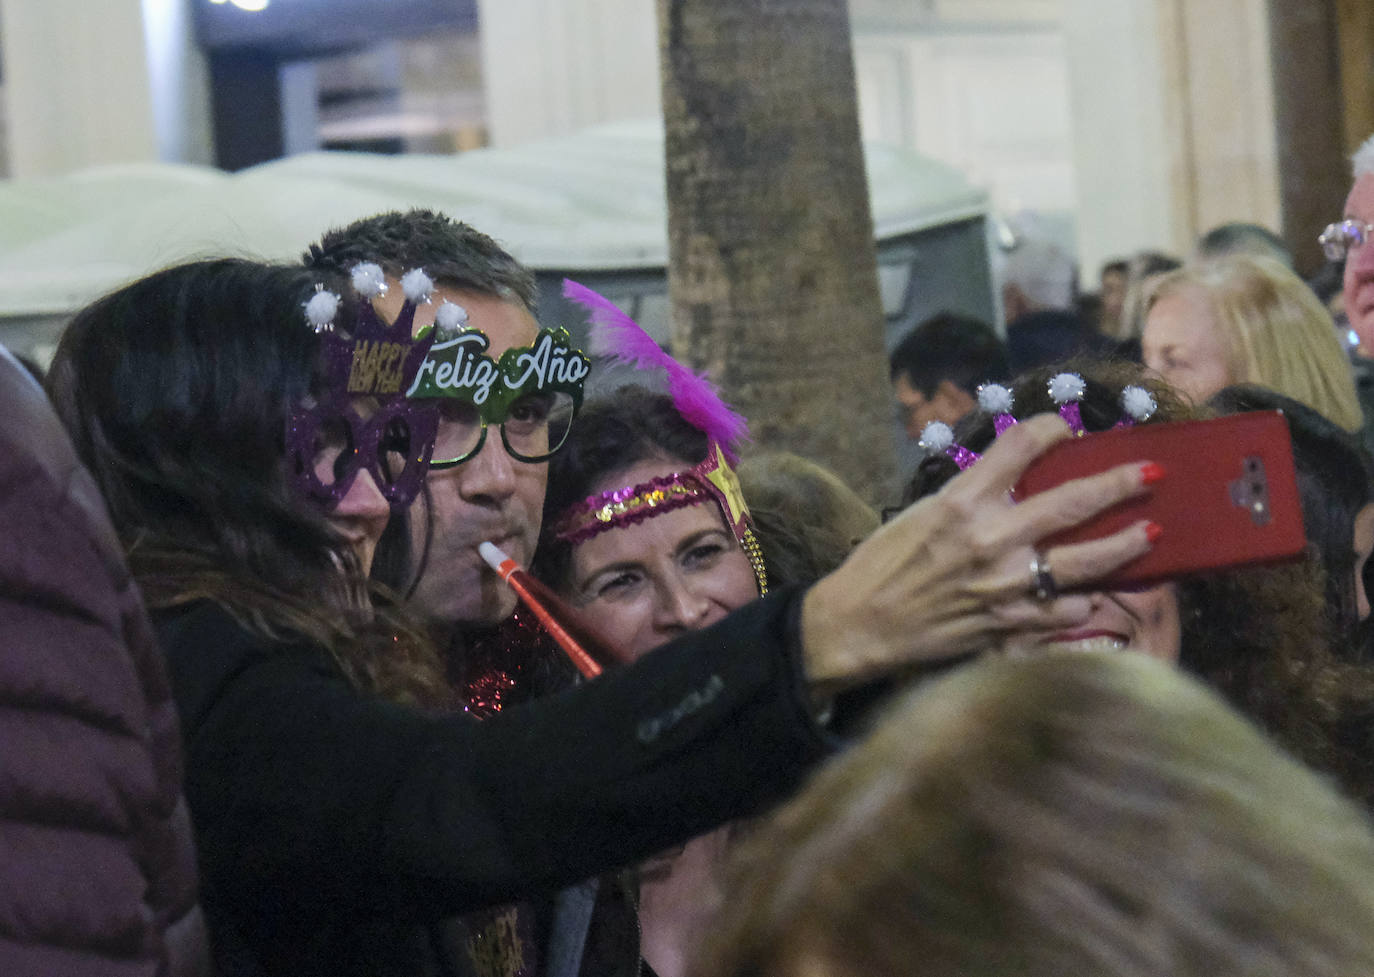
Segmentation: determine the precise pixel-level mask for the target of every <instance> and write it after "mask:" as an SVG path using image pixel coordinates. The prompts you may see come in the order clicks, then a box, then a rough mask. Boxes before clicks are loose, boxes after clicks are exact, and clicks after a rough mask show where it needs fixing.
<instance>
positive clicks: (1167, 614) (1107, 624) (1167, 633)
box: [1002, 583, 1182, 662]
mask: <svg viewBox="0 0 1374 977" xmlns="http://www.w3.org/2000/svg"><path fill="white" fill-rule="evenodd" d="M1181 640H1182V638H1181V631H1180V627H1179V619H1178V593H1177V591H1176V590H1175V587H1174V585H1173V584H1171V583H1165V584H1159V585H1157V586H1154V587H1147V588H1145V589H1143V590H1116V591H1104V592H1101V593H1096V594H1093V595H1092V615H1091V616H1090V617H1089V618H1088V619H1087V620H1086V621H1084V622H1083V623H1082V624H1081V625H1079V626H1078V627H1076V628H1074V629H1072V630H1070V631H1061V632H1058V633H1057V634H1050V635H1046V634H1038V633H1021V634H1014V635H1012V636H1011V637H1010V638H1008V639H1007V640H1006V641H1004V642H1003V644H1002V651H1003V652H1004V653H1006V654H1008V655H1018V656H1023V655H1033V654H1041V653H1044V652H1056V651H1136V652H1140V653H1141V654H1145V655H1149V656H1150V657H1151V658H1158V659H1160V660H1162V661H1166V662H1176V661H1178V653H1179V645H1180V642H1181Z"/></svg>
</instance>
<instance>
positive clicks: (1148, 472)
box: [1140, 461, 1164, 485]
mask: <svg viewBox="0 0 1374 977" xmlns="http://www.w3.org/2000/svg"><path fill="white" fill-rule="evenodd" d="M1163 477H1164V466H1163V465H1161V464H1160V463H1159V462H1157V461H1147V462H1145V464H1143V465H1141V466H1140V481H1141V484H1142V485H1153V484H1154V483H1155V482H1157V481H1159V480H1160V479H1161V478H1163Z"/></svg>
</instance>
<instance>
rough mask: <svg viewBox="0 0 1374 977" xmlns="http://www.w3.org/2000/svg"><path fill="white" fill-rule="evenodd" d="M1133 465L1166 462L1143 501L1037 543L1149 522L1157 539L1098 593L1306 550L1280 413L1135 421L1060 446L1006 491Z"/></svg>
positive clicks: (1036, 488) (1022, 491) (1030, 491)
mask: <svg viewBox="0 0 1374 977" xmlns="http://www.w3.org/2000/svg"><path fill="white" fill-rule="evenodd" d="M1129 461H1141V462H1145V461H1153V462H1156V463H1158V464H1159V465H1162V466H1163V468H1164V470H1165V472H1166V473H1167V474H1166V476H1165V478H1164V479H1163V480H1162V481H1161V482H1160V483H1159V484H1157V485H1155V486H1154V487H1153V489H1152V490H1151V492H1150V493H1149V494H1148V495H1145V496H1142V497H1139V498H1136V499H1130V500H1128V501H1126V502H1123V503H1120V504H1118V505H1116V506H1113V507H1112V508H1110V509H1108V510H1106V511H1105V512H1103V513H1102V514H1101V515H1099V516H1098V517H1097V518H1096V519H1092V520H1090V521H1088V522H1086V523H1084V524H1082V525H1080V526H1077V527H1075V528H1074V529H1071V530H1068V531H1066V532H1063V533H1058V534H1056V535H1054V536H1051V537H1049V538H1047V539H1045V540H1042V541H1041V542H1040V543H1039V548H1040V549H1041V550H1042V551H1043V550H1047V549H1049V548H1050V547H1053V546H1059V545H1063V544H1065V543H1075V542H1082V541H1084V540H1090V539H1098V538H1101V537H1103V536H1108V535H1110V534H1111V533H1114V532H1116V531H1117V530H1119V529H1123V528H1125V527H1126V526H1128V525H1130V524H1132V523H1134V522H1136V521H1138V520H1141V519H1148V520H1150V521H1152V522H1154V523H1156V524H1158V525H1159V526H1160V527H1161V528H1162V529H1163V533H1162V535H1161V536H1160V538H1159V541H1158V542H1157V543H1156V544H1155V546H1154V548H1153V549H1152V550H1151V551H1150V552H1149V553H1147V554H1146V555H1144V556H1142V557H1140V558H1139V559H1137V560H1134V561H1132V562H1131V563H1128V564H1126V565H1125V566H1124V567H1121V568H1120V569H1119V570H1116V571H1115V572H1113V573H1111V574H1109V575H1108V576H1107V577H1106V578H1104V579H1103V580H1102V581H1100V582H1099V583H1097V584H1094V588H1106V589H1112V588H1121V587H1125V586H1139V585H1143V584H1147V583H1153V582H1156V581H1159V580H1165V579H1169V578H1173V577H1180V576H1185V575H1187V574H1191V573H1197V572H1200V571H1205V570H1220V569H1226V568H1230V567H1237V566H1245V565H1249V564H1256V563H1277V562H1283V561H1286V560H1293V559H1297V558H1298V557H1300V556H1301V555H1302V553H1303V550H1304V547H1305V546H1306V544H1307V538H1306V536H1305V534H1304V533H1303V525H1302V507H1301V505H1300V502H1299V497H1298V486H1297V476H1296V473H1295V470H1294V466H1293V448H1292V441H1291V439H1290V437H1289V433H1288V423H1287V422H1286V421H1285V420H1284V418H1283V414H1282V413H1280V412H1279V411H1255V412H1251V413H1245V414H1235V415H1231V416H1229V417H1219V418H1216V419H1213V420H1206V421H1177V422H1172V423H1164V424H1140V425H1136V426H1134V427H1129V428H1119V429H1116V430H1112V431H1103V432H1101V433H1099V434H1089V435H1086V436H1084V437H1081V438H1075V439H1073V440H1071V441H1066V442H1063V443H1062V444H1059V445H1056V446H1055V447H1053V448H1051V449H1050V450H1049V451H1047V452H1046V453H1045V454H1044V455H1043V456H1041V457H1040V458H1039V459H1037V460H1036V461H1035V462H1034V463H1033V464H1032V465H1031V467H1030V468H1029V469H1027V470H1026V472H1025V474H1024V475H1023V476H1022V477H1021V480H1020V481H1019V482H1017V484H1016V487H1015V488H1014V489H1013V490H1012V496H1013V498H1016V499H1022V498H1025V497H1027V496H1030V495H1034V494H1036V493H1038V492H1043V491H1045V490H1046V489H1049V488H1053V487H1054V486H1056V485H1060V484H1062V483H1064V482H1067V481H1069V480H1070V479H1074V478H1080V477H1082V476H1085V475H1093V474H1096V473H1098V472H1101V471H1105V470H1106V469H1108V468H1110V467H1112V466H1113V465H1117V464H1122V463H1125V462H1129Z"/></svg>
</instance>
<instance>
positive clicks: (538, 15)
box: [477, 0, 661, 146]
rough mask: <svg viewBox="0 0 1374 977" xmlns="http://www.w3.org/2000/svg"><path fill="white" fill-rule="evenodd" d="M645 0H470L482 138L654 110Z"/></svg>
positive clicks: (652, 13)
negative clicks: (478, 49) (478, 56)
mask: <svg viewBox="0 0 1374 977" xmlns="http://www.w3.org/2000/svg"><path fill="white" fill-rule="evenodd" d="M656 7H657V4H655V3H654V2H653V0H478V4H477V8H478V18H479V24H480V33H481V41H482V73H483V85H484V88H485V91H486V98H487V119H488V123H487V124H488V128H489V136H490V139H491V143H492V145H495V146H511V145H515V144H517V143H522V142H528V141H530V140H532V139H540V138H545V137H548V136H554V135H561V134H563V133H567V132H572V131H574V130H576V129H580V128H583V127H585V126H589V125H594V124H596V123H599V122H613V121H617V120H622V119H632V118H645V117H649V116H655V115H658V114H660V112H661V109H660V94H659V76H658V26H657V20H656Z"/></svg>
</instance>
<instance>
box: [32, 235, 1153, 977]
mask: <svg viewBox="0 0 1374 977" xmlns="http://www.w3.org/2000/svg"><path fill="white" fill-rule="evenodd" d="M318 286H323V288H320V287H318ZM420 291H423V290H420ZM408 292H409V290H408ZM321 296H326V297H325V298H321ZM349 296H351V292H349V290H348V289H347V288H346V287H345V284H344V283H339V282H331V281H324V282H320V281H319V280H318V279H317V278H315V277H314V276H312V275H311V274H310V273H307V272H303V271H301V270H299V269H295V268H286V267H274V266H269V265H261V264H256V263H252V262H246V261H237V260H215V261H202V262H195V263H192V264H188V265H183V266H179V267H176V268H171V269H168V270H165V271H162V272H158V273H156V274H154V275H151V276H149V277H147V278H145V279H142V280H141V281H138V282H135V283H134V284H132V285H129V286H127V287H125V288H122V289H120V290H119V291H117V292H115V293H113V294H111V295H109V296H107V297H105V298H104V299H101V300H100V301H98V302H96V303H95V304H93V305H92V306H90V307H88V308H87V309H85V310H83V311H82V312H81V313H79V314H78V315H77V317H76V318H75V319H74V320H73V322H72V323H71V325H70V326H69V327H68V330H67V332H66V334H65V335H64V337H63V339H62V342H61V344H60V346H59V349H58V351H57V354H56V357H55V359H54V362H53V365H52V372H51V375H50V379H49V392H50V395H51V397H52V399H53V401H54V403H55V405H56V407H57V410H58V413H59V415H60V416H61V417H62V418H63V421H64V423H65V424H66V425H67V427H68V429H69V431H70V432H71V434H72V439H73V441H74V443H75V444H76V446H77V449H78V452H79V454H80V455H81V456H82V460H83V461H84V462H85V464H86V465H87V467H89V468H90V469H91V471H92V473H93V474H94V476H95V478H96V480H97V483H98V484H99V486H100V488H101V490H102V492H103V494H104V495H105V498H106V501H107V503H108V505H109V507H110V511H111V516H112V521H113V522H114V524H115V526H116V529H117V530H118V531H119V533H120V535H121V539H122V542H123V543H124V545H125V547H126V549H127V552H128V556H129V560H130V563H131V566H132V568H133V570H134V573H135V575H136V577H137V579H138V581H139V583H140V586H141V587H142V588H143V591H144V594H145V596H146V599H147V601H148V603H149V604H150V606H151V608H152V610H153V611H154V615H155V618H156V623H157V624H158V627H159V630H160V632H161V637H162V643H163V648H164V651H165V653H166V655H167V658H168V665H169V671H170V674H171V678H172V685H173V692H174V696H175V698H176V701H177V705H178V708H179V712H180V716H181V721H182V732H183V737H184V742H185V746H186V751H185V752H186V795H187V799H188V801H189V803H190V807H191V812H192V817H193V820H194V822H195V827H196V831H197V838H198V846H199V849H200V856H201V865H202V879H203V888H204V903H205V906H206V911H207V915H208V918H209V920H210V922H211V926H212V939H213V942H214V944H215V947H216V955H217V963H218V966H219V969H220V972H221V973H223V974H249V973H252V974H262V973H267V974H282V975H287V974H290V975H311V974H329V975H349V974H360V975H361V974H368V975H378V974H398V975H401V974H404V975H407V977H410V975H415V974H431V973H435V974H437V973H449V972H460V973H461V972H463V971H464V968H469V967H470V966H471V965H472V963H473V961H472V959H471V956H472V953H471V948H470V946H469V944H468V942H467V940H466V938H465V934H463V933H462V932H461V931H458V930H455V928H454V925H453V924H452V921H451V917H452V916H453V915H454V914H456V913H461V912H464V911H467V910H470V909H474V908H477V907H483V906H491V905H496V904H501V903H506V902H510V901H512V900H513V899H516V898H518V897H520V896H521V895H522V894H525V893H529V892H533V891H541V890H549V889H553V888H557V887H559V886H562V885H566V884H569V883H573V882H576V881H578V880H581V879H585V878H589V877H591V876H593V875H595V874H597V873H599V872H602V871H605V870H607V869H609V868H612V867H615V866H620V865H626V864H631V863H635V862H638V861H640V860H642V859H644V858H646V857H648V856H649V855H651V854H653V853H655V852H659V851H663V850H664V849H667V848H669V847H671V846H672V845H674V844H678V843H680V842H682V841H683V840H685V839H687V838H690V837H693V836H695V835H698V834H701V833H703V832H704V831H707V830H709V829H711V828H713V827H715V826H716V825H718V824H721V823H723V822H725V821H727V820H730V819H733V818H737V817H741V816H745V815H747V814H750V813H753V812H754V811H756V810H757V809H758V808H759V807H760V806H763V805H766V804H768V803H770V802H773V801H775V800H777V799H779V798H780V797H782V796H784V795H785V794H787V793H788V792H789V791H791V790H792V789H794V788H795V786H796V785H797V784H798V783H799V782H800V780H801V778H802V777H803V776H804V774H805V772H806V771H807V770H808V769H809V768H810V767H811V766H812V765H813V764H814V762H815V761H816V760H818V759H819V758H820V757H822V756H823V755H825V753H826V752H827V749H828V741H827V738H826V735H825V732H824V730H823V729H822V727H821V726H820V725H819V724H818V723H817V721H816V719H815V718H814V716H813V715H812V714H811V711H810V708H809V696H808V694H807V692H806V690H807V689H808V687H811V688H815V687H824V688H827V689H828V688H834V687H839V688H843V687H846V686H849V685H852V684H854V683H856V682H859V681H863V680H865V679H869V678H873V677H878V676H882V675H885V674H887V673H889V672H890V671H891V670H893V669H894V668H900V667H904V666H906V665H908V664H909V663H910V662H912V661H913V660H925V659H929V658H937V657H941V656H945V655H949V654H956V653H958V652H959V651H961V650H962V649H963V648H964V647H965V646H966V645H967V644H968V643H969V642H970V641H977V640H981V636H982V635H984V634H986V633H988V632H989V631H990V630H996V629H1000V628H1003V627H1005V626H1006V622H1008V621H1021V620H1035V621H1038V622H1042V623H1046V624H1053V623H1056V622H1071V621H1073V620H1075V619H1077V618H1078V617H1080V616H1081V615H1082V614H1084V613H1085V611H1086V608H1085V605H1084V602H1083V601H1081V600H1079V599H1077V598H1074V597H1068V598H1064V599H1060V600H1056V601H1038V600H1037V599H1036V598H1035V596H1034V594H1032V593H1031V591H1030V587H1029V580H1028V577H1027V575H1026V570H1025V567H1026V566H1027V559H1028V557H1027V553H1028V552H1030V550H1031V547H1032V545H1033V543H1034V541H1036V540H1038V539H1040V538H1043V537H1044V536H1046V535H1048V534H1049V533H1052V532H1054V531H1056V530H1058V529H1060V528H1063V527H1064V526H1067V525H1071V524H1074V523H1076V522H1078V521H1079V520H1081V519H1084V518H1087V517H1089V516H1090V515H1091V514H1092V512H1094V511H1097V510H1098V509H1099V508H1101V507H1102V506H1105V505H1110V504H1112V503H1113V502H1115V501H1117V500H1118V499H1121V498H1125V497H1127V496H1129V495H1132V494H1136V493H1139V492H1141V491H1143V490H1144V488H1143V484H1142V477H1141V473H1140V466H1139V465H1128V466H1121V467H1119V468H1118V469H1114V470H1113V471H1111V472H1109V473H1106V474H1104V475H1101V476H1097V477H1095V478H1093V479H1084V480H1081V481H1080V482H1077V483H1074V484H1071V485H1068V486H1065V487H1063V488H1061V489H1059V490H1056V492H1054V493H1048V494H1047V498H1046V500H1045V501H1044V502H1042V503H1041V504H1039V505H1036V506H1022V507H1019V509H1018V510H1016V511H1012V510H1011V509H1010V507H1009V505H1008V504H1007V503H1006V501H1005V499H1004V498H1003V493H1000V492H997V491H995V490H994V486H993V485H992V484H991V483H989V482H988V481H987V479H988V477H989V476H988V475H983V476H979V475H978V474H974V475H973V477H971V478H969V479H957V480H956V482H955V483H953V484H952V485H951V488H950V491H949V492H948V493H946V494H945V496H944V498H943V499H942V500H941V501H940V502H939V503H938V504H936V505H932V506H926V507H921V506H917V507H915V508H913V509H912V510H911V511H910V512H908V513H907V514H905V515H904V516H903V518H902V519H899V520H897V522H895V523H893V524H892V525H890V526H887V527H884V529H883V531H881V532H879V533H878V534H876V535H875V536H874V537H873V538H872V539H870V540H869V541H868V542H866V543H865V545H864V547H862V548H861V552H862V551H866V554H867V556H866V559H865V560H863V561H862V562H861V563H858V564H854V565H852V566H851V565H849V564H847V565H846V566H845V567H842V568H841V569H840V570H839V571H836V573H835V574H832V575H831V577H829V578H826V580H823V581H822V582H821V583H819V584H817V585H816V586H815V587H813V588H811V589H810V590H809V591H806V592H799V591H788V592H783V593H779V594H778V595H776V596H775V597H772V598H770V599H766V600H763V601H758V602H755V603H753V604H751V605H750V606H749V607H747V608H743V609H741V610H740V611H738V612H736V613H735V614H734V615H732V616H731V617H730V618H729V619H728V620H726V621H722V622H720V623H719V624H717V625H715V626H714V627H712V628H709V629H707V630H704V631H701V632H694V633H692V634H690V635H686V636H683V637H682V638H680V639H678V640H677V641H675V642H673V643H671V644H670V645H669V646H668V647H667V648H666V649H665V650H664V651H663V652H662V653H661V654H659V655H655V656H649V657H648V658H645V659H644V660H642V661H641V662H639V663H636V664H635V665H633V666H631V667H629V668H626V669H622V670H620V671H618V672H616V673H608V674H606V675H604V676H602V677H601V678H600V679H598V680H596V681H594V682H591V683H588V684H587V685H586V686H584V687H581V688H579V689H576V690H574V691H573V692H571V693H569V694H566V695H561V696H555V697H553V698H551V699H548V700H545V701H542V702H539V703H535V704H532V705H529V706H525V707H519V708H512V709H509V710H504V711H503V712H502V713H501V714H500V715H498V716H495V717H494V718H492V719H489V720H486V721H484V722H480V723H478V722H474V721H472V720H471V719H470V718H469V717H467V716H466V715H463V714H461V713H450V712H447V707H448V706H449V704H450V703H449V692H448V689H447V686H446V684H445V682H444V679H443V674H442V671H441V669H440V667H439V663H438V660H437V657H436V656H435V654H434V651H433V649H432V647H430V646H429V645H428V644H427V643H426V641H425V640H424V638H423V637H422V636H421V635H419V634H417V633H416V632H415V629H414V628H412V627H410V626H409V625H408V623H407V620H406V618H405V616H404V614H403V613H402V612H401V611H400V609H398V608H396V607H394V606H393V605H392V604H391V603H390V602H389V601H388V600H387V599H386V597H385V595H379V594H378V593H376V592H375V591H374V590H373V589H372V588H370V587H369V586H368V584H367V583H366V582H365V581H366V577H365V570H366V568H367V563H368V561H369V560H370V557H371V553H372V547H373V545H374V541H375V539H376V537H377V535H378V534H379V533H380V531H381V527H382V526H383V525H384V524H385V522H386V519H387V509H388V506H403V505H405V504H406V503H407V502H408V501H409V499H410V498H412V497H413V495H414V493H415V491H417V490H418V488H419V486H420V476H421V475H422V474H423V472H422V468H423V463H424V461H425V460H426V459H427V457H428V456H427V454H426V449H427V448H428V447H429V443H428V442H427V438H433V437H435V436H436V435H435V433H434V430H435V429H434V428H432V427H429V421H428V420H427V418H428V417H429V416H431V415H428V414H427V413H426V412H425V411H424V410H416V409H415V407H414V405H412V404H410V403H408V402H407V401H406V400H405V398H404V397H402V396H400V392H401V391H404V390H406V389H408V388H407V387H406V385H405V384H404V382H402V381H404V379H405V377H406V376H409V375H411V371H413V370H416V369H417V365H416V364H415V356H416V355H418V354H417V353H416V349H415V348H409V349H407V348H406V347H407V345H408V344H410V329H409V319H407V318H406V316H407V315H408V314H413V312H411V313H407V312H404V311H403V312H402V316H401V318H402V320H403V322H402V325H401V327H400V328H399V329H397V330H396V331H394V332H392V331H390V330H389V329H388V327H386V326H385V325H384V324H382V323H380V322H378V321H377V320H376V319H375V317H371V316H370V309H371V306H370V305H369V303H368V302H366V301H364V300H355V299H353V298H351V297H349ZM423 297H424V296H423V295H422V294H418V293H417V294H416V295H414V296H408V298H409V300H410V301H411V302H418V301H421V300H422V299H423ZM408 304H409V302H408ZM471 325H472V327H473V328H475V329H478V330H480V328H481V323H480V322H473V323H472V324H471ZM388 343H389V344H393V345H394V346H395V347H399V349H390V348H384V347H385V344H388ZM365 344H366V345H365ZM411 345H412V346H418V345H419V344H418V343H417V344H411ZM379 350H382V351H383V352H385V353H386V356H385V357H383V355H382V352H379ZM392 354H395V355H392ZM359 364H361V366H359ZM355 368H356V369H357V370H361V373H355ZM355 381H356V382H355ZM350 388H352V389H350ZM437 436H438V437H439V438H442V437H443V436H444V435H443V432H442V431H439V433H438V435H437ZM1064 436H1066V432H1065V431H1064V430H1063V426H1062V424H1059V423H1058V422H1057V421H1054V420H1051V419H1039V420H1038V421H1035V422H1030V423H1027V424H1024V425H1022V430H1021V432H1020V433H1019V434H1018V435H1017V436H1016V437H1013V438H1010V439H1008V440H1007V443H1006V444H1005V445H1003V446H1001V447H1002V450H1001V451H995V452H989V455H988V457H987V459H985V461H986V463H987V464H986V465H985V471H986V472H987V473H989V475H993V476H996V478H997V479H1001V478H1003V477H1006V476H1007V475H1008V474H1011V475H1013V476H1014V474H1015V472H1017V471H1018V470H1019V469H1020V468H1023V467H1024V466H1025V465H1026V464H1028V463H1029V462H1030V460H1031V459H1033V458H1034V457H1035V456H1036V454H1038V453H1039V452H1041V451H1043V450H1044V449H1045V448H1046V447H1047V446H1048V445H1049V444H1051V443H1053V442H1054V441H1056V440H1058V439H1061V438H1062V437H1064ZM951 508H954V509H958V510H960V511H964V512H968V513H977V512H984V513H988V514H995V515H996V516H997V517H998V521H999V524H1003V523H1004V525H1002V528H1000V529H999V530H998V532H996V533H989V534H986V536H985V537H984V538H983V539H981V540H979V543H978V550H977V559H972V558H971V557H970V546H969V544H968V540H967V538H966V537H965V536H964V535H963V533H964V530H963V528H962V523H961V521H959V520H951V519H950V518H949V511H950V509H951ZM1148 545H1149V544H1148V541H1147V539H1146V536H1145V533H1144V530H1143V528H1142V527H1131V528H1130V529H1127V530H1124V531H1123V532H1122V533H1119V534H1117V536H1115V537H1112V538H1110V539H1108V540H1106V541H1102V542H1098V543H1093V544H1085V545H1080V546H1067V547H1059V548H1057V549H1054V550H1051V553H1052V554H1054V557H1053V558H1054V559H1055V560H1056V573H1057V574H1059V575H1060V577H1061V579H1062V580H1063V582H1064V584H1065V585H1066V586H1071V585H1073V584H1075V583H1081V582H1082V581H1084V580H1089V579H1092V578H1094V577H1095V576H1097V575H1100V574H1102V573H1105V572H1109V571H1110V570H1111V569H1112V568H1113V567H1115V566H1117V565H1119V564H1120V563H1122V562H1124V561H1126V560H1129V559H1131V558H1133V557H1135V556H1137V555H1139V554H1140V553H1142V552H1144V551H1145V550H1146V549H1147V548H1148ZM856 555H857V554H856ZM851 563H853V561H851ZM955 590H959V591H967V592H971V593H975V594H977V595H978V596H977V597H976V599H974V600H971V601H963V602H960V603H958V604H957V605H956V604H955V603H954V602H952V601H951V600H950V594H951V593H952V592H953V591H955ZM856 638H858V639H859V640H860V641H861V644H859V645H858V646H855V645H854V644H853V641H854V640H855V639H856ZM856 647H859V648H862V652H861V653H858V652H856V651H855V648H856ZM707 688H715V689H717V693H716V694H715V695H714V696H713V697H710V698H709V701H708V700H707V698H706V697H705V696H704V695H703V694H702V690H703V689H707ZM688 702H690V703H694V704H696V705H697V706H698V708H696V709H694V710H687V709H685V707H684V706H683V704H684V703H688ZM646 730H648V731H649V732H647V733H646V732H645V731H646ZM722 770H730V771H732V776H730V777H722V776H717V773H718V772H719V771H722ZM517 936H518V934H517ZM515 942H516V943H518V944H519V946H520V947H525V946H531V945H533V941H527V940H523V939H517V940H516V941H515ZM544 964H545V962H543V961H540V960H538V959H533V960H529V959H527V960H526V961H525V963H524V964H523V966H525V967H526V969H528V970H529V972H531V973H538V972H541V968H542V967H543V966H544Z"/></svg>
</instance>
